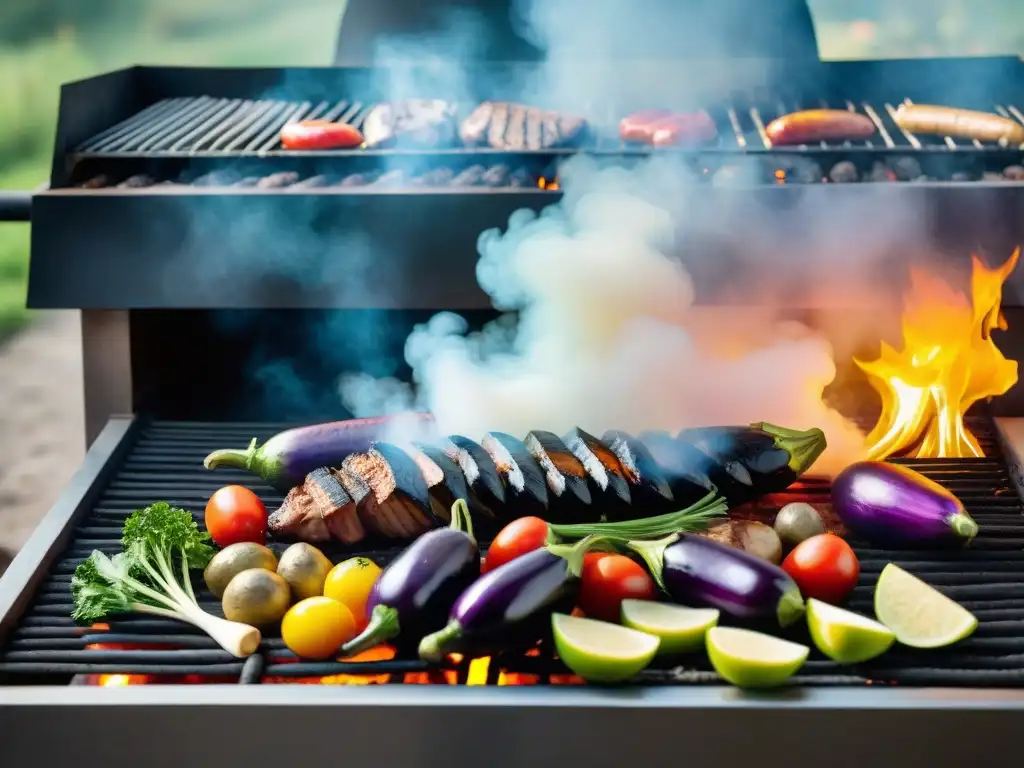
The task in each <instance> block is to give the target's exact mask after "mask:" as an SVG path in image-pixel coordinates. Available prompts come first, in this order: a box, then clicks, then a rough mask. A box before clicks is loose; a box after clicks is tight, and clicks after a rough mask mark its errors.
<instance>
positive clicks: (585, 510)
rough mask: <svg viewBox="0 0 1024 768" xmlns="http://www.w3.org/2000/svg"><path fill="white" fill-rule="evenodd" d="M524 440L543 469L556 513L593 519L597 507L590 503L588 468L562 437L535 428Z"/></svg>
mask: <svg viewBox="0 0 1024 768" xmlns="http://www.w3.org/2000/svg"><path fill="white" fill-rule="evenodd" d="M523 444H524V445H525V446H526V450H527V451H529V452H530V456H532V457H533V459H534V461H536V462H537V464H538V465H540V468H541V469H542V470H543V472H544V479H545V481H546V482H547V486H548V500H549V502H550V504H551V508H552V510H553V511H554V512H555V514H557V515H558V516H559V517H562V518H565V519H568V520H572V521H574V522H581V523H582V522H593V521H594V520H595V519H596V518H595V515H599V514H600V511H598V510H595V509H594V506H593V496H592V495H591V493H590V485H589V483H588V481H587V470H586V468H584V466H583V462H581V461H580V460H579V459H577V458H576V456H575V455H573V453H572V451H570V450H569V447H568V446H567V445H566V444H565V443H564V442H563V441H562V438H560V437H559V436H558V435H556V434H555V433H554V432H544V431H540V430H534V431H533V432H530V433H529V434H528V435H527V436H526V439H525V440H524V441H523Z"/></svg>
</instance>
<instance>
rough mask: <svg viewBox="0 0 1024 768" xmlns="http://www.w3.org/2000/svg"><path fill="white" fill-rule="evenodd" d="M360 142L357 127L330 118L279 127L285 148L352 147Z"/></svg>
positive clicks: (360, 134) (360, 135)
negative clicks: (335, 121) (332, 120)
mask: <svg viewBox="0 0 1024 768" xmlns="http://www.w3.org/2000/svg"><path fill="white" fill-rule="evenodd" d="M362 143H363V134H362V133H360V132H359V129H358V128H356V127H354V126H351V125H347V124H346V123H334V122H331V121H330V120H303V121H301V122H298V123H288V124H287V125H286V126H284V128H282V129H281V146H282V147H284V148H285V149H353V148H354V147H358V146H359V145H360V144H362Z"/></svg>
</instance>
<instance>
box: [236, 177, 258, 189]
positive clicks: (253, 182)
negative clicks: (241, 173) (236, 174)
mask: <svg viewBox="0 0 1024 768" xmlns="http://www.w3.org/2000/svg"><path fill="white" fill-rule="evenodd" d="M259 183H260V177H259V176H246V177H245V178H244V179H239V180H238V181H236V182H235V183H234V184H233V185H232V186H234V187H255V186H257V185H258V184H259Z"/></svg>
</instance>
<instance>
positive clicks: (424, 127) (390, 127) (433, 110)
mask: <svg viewBox="0 0 1024 768" xmlns="http://www.w3.org/2000/svg"><path fill="white" fill-rule="evenodd" d="M456 130H457V128H456V119H455V110H454V108H453V107H452V105H451V104H449V103H448V102H446V101H441V100H440V99H408V100H405V101H390V102H384V103H383V104H378V105H376V106H375V107H373V109H371V110H370V112H369V114H367V116H366V120H365V121H363V137H364V138H365V140H366V146H367V147H370V148H380V147H395V146H398V147H443V146H449V145H451V144H452V143H453V142H454V140H455V134H456Z"/></svg>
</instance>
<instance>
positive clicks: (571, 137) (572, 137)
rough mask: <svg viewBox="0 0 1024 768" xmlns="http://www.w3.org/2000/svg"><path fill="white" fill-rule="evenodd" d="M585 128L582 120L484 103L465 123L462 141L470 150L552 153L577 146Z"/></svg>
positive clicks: (557, 114)
mask: <svg viewBox="0 0 1024 768" xmlns="http://www.w3.org/2000/svg"><path fill="white" fill-rule="evenodd" d="M586 127H587V123H586V121H585V120H584V119H583V118H579V117H572V116H568V115H561V114H559V113H558V112H553V111H550V110H543V109H538V108H536V107H528V106H525V105H523V104H511V103H508V102H504V101H497V102H495V101H485V102H484V103H483V104H481V105H480V106H478V107H477V108H476V109H474V110H473V112H472V113H470V115H469V117H467V118H466V119H465V120H463V121H462V125H461V126H460V127H459V138H460V139H461V140H462V143H463V144H465V145H466V146H467V147H480V146H488V147H490V148H492V149H505V150H510V151H518V150H524V149H532V150H538V149H551V148H554V147H570V146H576V145H577V144H578V143H579V142H580V140H581V139H582V137H583V134H584V133H585V131H586Z"/></svg>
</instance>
